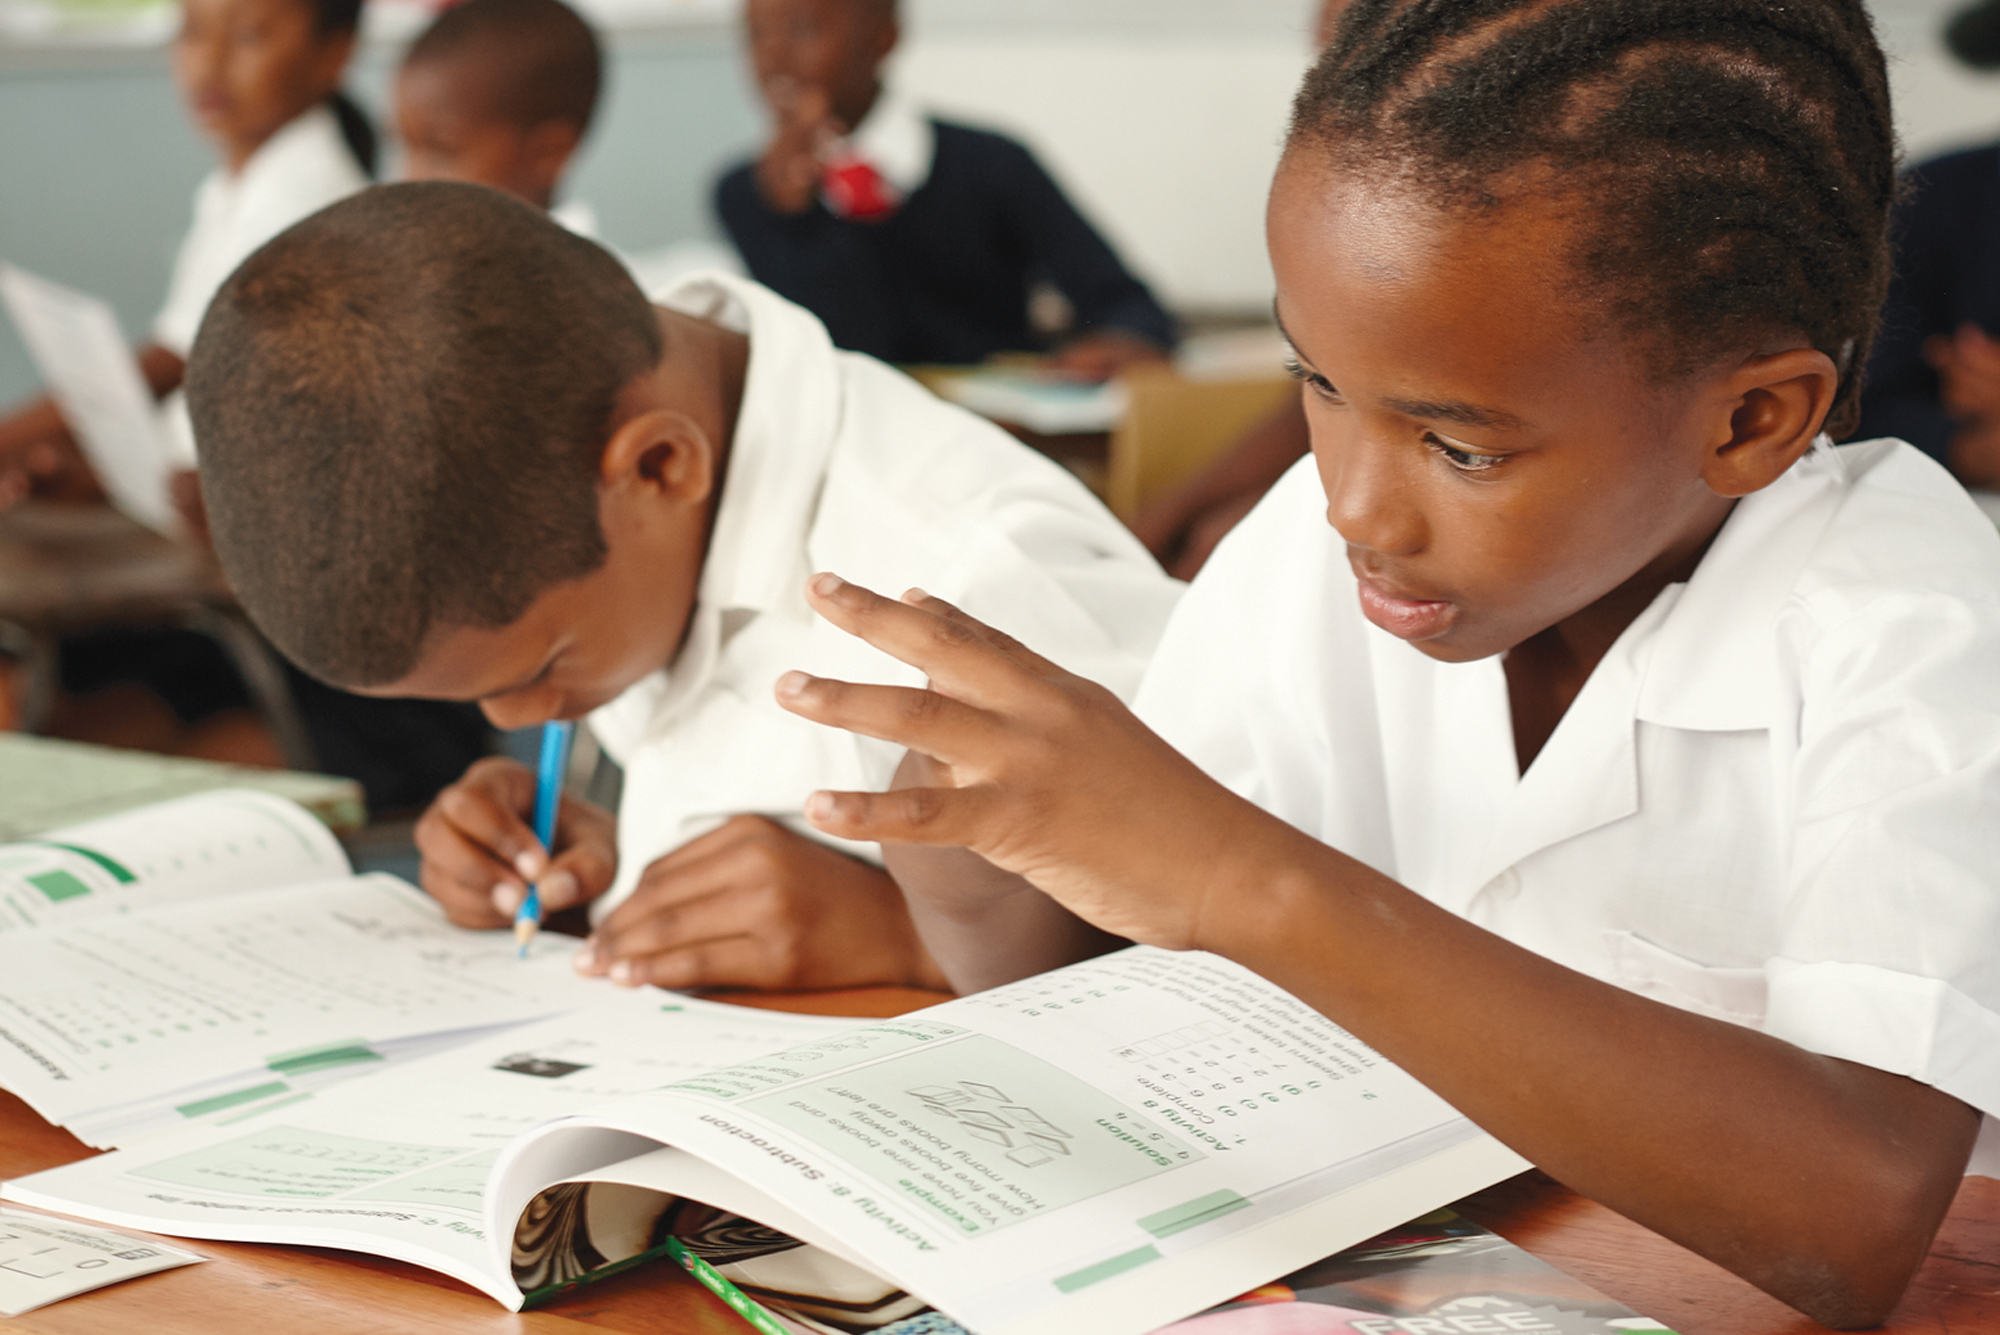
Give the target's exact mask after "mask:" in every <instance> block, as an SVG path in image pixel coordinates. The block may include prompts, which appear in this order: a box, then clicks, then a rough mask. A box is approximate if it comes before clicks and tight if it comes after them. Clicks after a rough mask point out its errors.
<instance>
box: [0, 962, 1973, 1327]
mask: <svg viewBox="0 0 2000 1335" xmlns="http://www.w3.org/2000/svg"><path fill="white" fill-rule="evenodd" d="M721 999H723V1000H730V1001H739V1002H742V1003H744V1004H747V1005H754V1006H761V1007H766V1008H769V1009H774V1010H806V1011H819V1012H823V1013H826V1014H833V1015H854V1016H886V1015H900V1014H902V1013H903V1012H905V1011H908V1010H912V1009H915V1008H916V1007H918V1006H924V1005H928V1004H930V1003H931V1002H933V1001H935V1000H937V998H936V997H935V996H934V995H932V994H930V993H926V992H918V991H914V990H911V989H907V988H869V989H863V990H859V991H853V992H827V993H819V994H816V995H811V996H757V995H744V994H736V995H731V996H727V997H724V998H721ZM89 1153H90V1151H89V1150H87V1149H85V1148H84V1146H83V1145H82V1144H81V1143H79V1142H78V1141H77V1140H75V1139H74V1138H73V1137H71V1136H70V1135H69V1133H68V1132H65V1131H59V1130H57V1129H56V1128H54V1127H51V1126H49V1125H48V1124H47V1123H45V1122H43V1121H42V1120H41V1118H39V1117H37V1116H35V1114H34V1113H32V1112H30V1111H29V1110H28V1108H27V1107H26V1105H24V1104H22V1103H21V1102H20V1100H18V1099H16V1098H14V1097H13V1096H12V1095H9V1094H0V1177H18V1176H20V1175H22V1174H25V1173H32V1172H35V1171H38V1170H40V1169H43V1168H52V1167H54V1166H56V1165H57V1164H63V1163H69V1162H71V1161H73V1160H76V1159H81V1158H84V1157H85V1156H87V1155H88V1154H89ZM1459 1208H1460V1209H1461V1210H1462V1211H1463V1212H1464V1213H1465V1214H1466V1215H1467V1216H1468V1217H1470V1218H1472V1219H1475V1220H1477V1221H1478V1222H1480V1223H1482V1224H1484V1225H1485V1226H1486V1227H1488V1228H1490V1229H1493V1230H1494V1231H1495V1232H1497V1233H1500V1234H1502V1235H1503V1236H1505V1237H1507V1238H1509V1239H1511V1240H1512V1241H1514V1242H1516V1243H1518V1244H1519V1245H1521V1246H1523V1247H1526V1248H1527V1249H1528V1250H1529V1251H1532V1252H1534V1253H1535V1254H1536V1255H1538V1256H1540V1257H1542V1258H1543V1259H1545V1260H1547V1261H1549V1262H1551V1263H1553V1264H1554V1265H1556V1266H1558V1267H1560V1268H1561V1269H1563V1270H1565V1271H1567V1272H1569V1273H1570V1274H1572V1275H1574V1276H1576V1277H1577V1278H1578V1279H1581V1280H1583V1281H1585V1282H1586V1283H1589V1284H1591V1285H1594V1286H1595V1287H1597V1288H1598V1289H1601V1290H1602V1291H1603V1292H1605V1293H1607V1294H1609V1295H1611V1296H1612V1297H1613V1298H1616V1299H1618V1300H1619V1301H1620V1302H1623V1303H1625V1304H1626V1305H1627V1306H1630V1307H1632V1308H1634V1309H1636V1310H1637V1311H1640V1312H1644V1313H1645V1314H1646V1315H1648V1316H1651V1317H1654V1318H1656V1319H1658V1320H1659V1321H1662V1322H1664V1323H1666V1324H1667V1325H1669V1326H1672V1327H1673V1328H1674V1329H1675V1330H1676V1331H1678V1332H1679V1335H1807V1333H1808V1332H1817V1331H1821V1330H1823V1329H1824V1327H1822V1326H1819V1325H1816V1324H1814V1323H1813V1322H1810V1321H1807V1320H1806V1319H1805V1318H1804V1317H1801V1316H1799V1315H1798V1314H1797V1313H1796V1312H1793V1311H1792V1310H1791V1309H1789V1308H1787V1307H1785V1306H1783V1305H1782V1304H1780V1303H1778V1302H1776V1301H1775V1300H1773V1299H1771V1298H1767V1297H1765V1296H1764V1295H1763V1294H1761V1293H1759V1292H1757V1290H1755V1289H1753V1288H1751V1287H1750V1286H1749V1285H1748V1284H1745V1283H1743V1281H1741V1280H1739V1279H1736V1278H1735V1277H1733V1276H1731V1275H1729V1274H1728V1273H1726V1272H1725V1271H1723V1270H1721V1269H1719V1268H1717V1267H1715V1266H1713V1265H1710V1264H1709V1263H1708V1262H1706V1261H1703V1260H1701V1259H1700V1258H1698V1257H1696V1256H1694V1255H1692V1254H1691V1253H1689V1252H1687V1251H1684V1250H1682V1249H1681V1248H1679V1247H1677V1246H1675V1245H1674V1244H1673V1243H1671V1242H1668V1241H1667V1240H1666V1239H1664V1238H1662V1237H1660V1236H1659V1235H1658V1234H1655V1233H1651V1232H1648V1231H1647V1230H1646V1229H1643V1228H1641V1227H1639V1226H1638V1225H1637V1224H1634V1223H1632V1222H1630V1221H1629V1220H1626V1219H1624V1218H1621V1217H1620V1216H1618V1215H1616V1214H1613V1213H1612V1212H1611V1211H1609V1210H1607V1209H1605V1208H1604V1207H1603V1206H1600V1205H1597V1204H1595V1203H1593V1202H1591V1201H1586V1200H1583V1199H1582V1198H1580V1197H1578V1196H1576V1195H1575V1194H1574V1193H1572V1192H1570V1191H1568V1190H1566V1189H1565V1188H1563V1187H1561V1186H1559V1185H1557V1184H1556V1183H1554V1182H1552V1181H1550V1180H1549V1179H1547V1178H1546V1177H1543V1176H1541V1175H1540V1174H1538V1173H1527V1174H1524V1175H1522V1176H1521V1177H1517V1178H1514V1179H1513V1180H1511V1181H1509V1182H1505V1183H1503V1184H1501V1185H1500V1186H1497V1187H1494V1188H1492V1189H1491V1190H1489V1191H1484V1192H1481V1193H1480V1194H1478V1195H1477V1196H1474V1197H1471V1198H1469V1199H1468V1200H1466V1201H1465V1202H1463V1203H1462V1204H1461V1205H1460V1207H1459ZM183 1245H187V1246H189V1247H191V1249H192V1250H194V1251H196V1252H199V1253H201V1254H202V1255H204V1256H207V1257H208V1258H209V1260H208V1261H207V1263H205V1264H203V1265H198V1266H188V1267H185V1268H183V1269H180V1270H170V1271H167V1272H166V1273H164V1274H159V1275H149V1276H147V1277H145V1278H143V1279H136V1280H131V1281H128V1282H126V1283H124V1284H118V1285H114V1286H112V1287H111V1288H108V1289H100V1290H98V1291H97V1292H95V1293H88V1294H84V1295H83V1296H81V1297H77V1298H71V1299H68V1300H66V1301H64V1302H59V1303H56V1304H55V1305H53V1306H51V1307H45V1308H42V1309H41V1310H40V1311H36V1312H30V1313H28V1314H27V1315H26V1316H23V1317H16V1318H15V1319H13V1320H12V1321H6V1320H0V1329H4V1330H6V1331H8V1332H16V1331H18V1332H21V1333H22V1335H86V1333H89V1335H103V1333H104V1332H116V1333H117V1335H125V1333H126V1332H134V1331H137V1332H144V1333H145V1335H227V1333H228V1332H236V1331H243V1332H260V1331H267V1330H268V1331H283V1332H285V1335H322V1333H324V1335H359V1333H360V1332H374V1331H382V1332H389V1333H392V1335H423V1333H425V1332H433V1331H436V1332H451V1333H452V1335H487V1333H491V1335H502V1333H503V1332H504V1333H505V1335H563V1333H564V1332H570V1333H572V1335H592V1332H596V1331H606V1330H609V1331H623V1332H633V1335H638V1333H639V1332H646V1333H647V1335H744V1332H745V1331H746V1330H747V1329H748V1328H747V1327H745V1326H744V1325H743V1323H742V1322H741V1321H740V1320H739V1319H738V1318H737V1317H736V1316H735V1315H734V1314H733V1313H732V1312H730V1311H729V1309H728V1308H726V1307H724V1306H723V1305H722V1304H721V1302H719V1301H718V1300H717V1299H715V1298H713V1297H712V1296H710V1295H709V1293H708V1292H707V1291H706V1290H705V1289H702V1288H699V1287H698V1286H696V1285H695V1283H694V1282H693V1281H692V1280H690V1279H688V1278H687V1277H685V1276H683V1275H681V1274H680V1273H678V1272H677V1271H675V1270H674V1269H672V1268H670V1267H666V1266H655V1267H650V1268H647V1269H643V1270H639V1271H634V1272H631V1273H628V1274H625V1275H619V1276H615V1277H613V1278H611V1279H608V1280H605V1281H602V1282H601V1283H597V1284H593V1285H590V1286H588V1287H586V1288H584V1289H582V1290H580V1291H579V1292H577V1293H576V1294H575V1295H573V1296H571V1297H569V1298H567V1299H564V1300H562V1301H560V1302H556V1303H552V1304H551V1305H549V1306H548V1307H545V1308H541V1309H538V1310H536V1311H533V1312H522V1313H513V1312H507V1311H505V1310H503V1309H502V1308H501V1307H500V1306H499V1305H498V1304H496V1303H495V1302H494V1301H493V1300H492V1299H490V1298H488V1297H486V1296H485V1295H484V1294H481V1293H478V1292H475V1291H474V1290H472V1289H469V1288H467V1287H466V1286H464V1285H463V1284H460V1283H458V1282H457V1281H455V1280H450V1279H446V1278H444V1277H443V1276H442V1275H437V1274H433V1273H432V1272H430V1271H428V1270H422V1269H419V1268H417V1267H416V1266H410V1265H404V1264H401V1263H400V1262H395V1261H385V1260H381V1259H379V1258H376V1257H372V1256H365V1255H360V1254H357V1253H353V1252H340V1251H331V1250H326V1249H321V1248H311V1247H267V1246H251V1245H247V1244H239V1243H227V1242H194V1243H191V1244H183ZM1884 1329H1885V1330H1887V1331H1889V1332H1891V1335H1996V1333H2000V1183H1996V1182H1994V1181H1993V1180H1992V1179H1990V1178H1968V1179H1967V1180H1966V1184H1965V1187H1964V1189H1963V1190H1962V1191H1960V1193H1959V1197H1958V1203H1957V1205H1956V1206H1955V1207H1954V1208H1953V1210H1952V1213H1951V1217H1950V1218H1949V1219H1948V1220H1947V1221H1946V1222H1945V1226H1944V1229H1943V1231H1942V1232H1940V1233H1939V1235H1938V1239H1937V1241H1936V1243H1935V1244H1933V1246H1932V1248H1931V1256H1930V1260H1929V1261H1928V1262H1927V1263H1926V1264H1925V1266H1924V1268H1923V1270H1922V1272H1921V1273H1919V1275H1918V1277H1917V1281H1916V1283H1915V1284H1914V1285H1913V1286H1912V1288H1911V1290H1910V1294H1909V1296H1908V1297H1907V1298H1905V1299H1904V1301H1903V1304H1902V1306H1901V1307H1900V1308H1898V1309H1897V1311H1896V1315H1895V1317H1894V1319H1893V1320H1891V1321H1890V1323H1889V1324H1888V1325H1887V1326H1886V1327H1885V1328H1884Z"/></svg>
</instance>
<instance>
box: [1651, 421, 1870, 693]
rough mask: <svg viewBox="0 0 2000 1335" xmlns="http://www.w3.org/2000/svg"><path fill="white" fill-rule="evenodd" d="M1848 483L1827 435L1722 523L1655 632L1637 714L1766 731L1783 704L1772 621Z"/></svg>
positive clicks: (1779, 664)
mask: <svg viewBox="0 0 2000 1335" xmlns="http://www.w3.org/2000/svg"><path fill="white" fill-rule="evenodd" d="M1845 483H1846V471H1845V468H1844V466H1843V464H1842V462H1841V458H1840V454H1839V452H1838V451H1837V450H1835V449H1834V448H1833V444H1832V442H1831V441H1830V440H1828V439H1827V438H1826V437H1825V436H1821V437H1819V438H1818V439H1817V440H1815V441H1814V442H1813V444H1812V448H1811V449H1810V450H1808V451H1807V452H1806V454H1805V456H1804V457H1803V458H1801V459H1800V460H1799V461H1798V462H1797V463H1795V464H1793V465H1792V467H1791V468H1790V469H1789V470H1787V471H1786V472H1785V474H1784V475H1783V476H1782V477H1780V478H1779V479H1778V480H1777V481H1776V482H1773V483H1772V484H1771V485H1770V486H1768V487H1766V488H1764V489H1763V490H1762V491H1759V492H1756V493H1753V494H1752V495H1749V496H1746V497H1744V498H1743V499H1742V500H1740V501H1738V502H1737V503H1736V508H1735V509H1734V510H1733V511H1731V513H1730V516H1729V518H1728V519H1727V520H1725V521H1724V522H1723V525H1722V529H1721V531H1720V532H1718V533H1717V534H1716V536H1715V541H1714V542H1713V543H1712V544H1711V545H1710V546H1709V549H1708V553H1707V555H1705V556H1704V557H1703V558H1702V560H1701V564H1700V565H1699V566H1697V567H1696V568H1695V572H1694V575H1693V577H1692V578H1690V579H1689V580H1688V582H1687V586H1686V587H1685V588H1684V589H1683V590H1682V591H1681V593H1680V596H1679V600H1678V601H1677V602H1676V603H1675V604H1674V606H1673V608H1672V610H1671V612H1670V613H1669V614H1668V616H1667V618H1666V619H1665V621H1664V622H1662V623H1661V625H1660V626H1659V628H1658V630H1657V631H1656V632H1655V633H1654V636H1653V644H1652V647H1651V651H1650V652H1649V653H1648V654H1647V656H1646V661H1645V669H1644V673H1645V675H1644V680H1643V682H1642V684H1641V686H1640V690H1639V701H1638V709H1637V713H1638V717H1639V718H1641V719H1643V720H1645V721H1646V722H1648V723H1658V724H1662V725H1665V726H1667V727H1673V728H1688V729H1693V730H1697V731H1703V732H1734V731H1746V730H1752V729H1761V728H1768V727H1770V726H1771V725H1772V722H1773V721H1774V719H1775V717H1776V712H1777V711H1778V709H1779V708H1780V707H1781V706H1782V703H1783V701H1784V700H1785V698H1786V694H1787V693H1786V691H1785V690H1784V687H1783V680H1784V678H1783V673H1782V664H1781V663H1780V660H1779V643H1778V634H1777V628H1778V618H1779V615H1780V614H1781V613H1782V612H1783V610H1784V607H1785V604H1786V603H1787V601H1789V599H1790V598H1791V596H1792V590H1793V589H1794V587H1795V586H1796V585H1797V583H1798V578H1799V575H1800V572H1801V571H1803V570H1804V568H1805V566H1806V563H1807V561H1809V560H1810V559H1811V557H1812V554H1813V551H1814V549H1815V548H1816V547H1817V546H1818V544H1819V540H1820V535H1821V534H1822V532H1824V530H1825V528H1826V525H1827V523H1828V522H1829V521H1830V520H1831V519H1832V517H1833V514H1834V511H1835V509H1836V508H1837V507H1838V505H1839V502H1840V498H1841V495H1842V492H1843V491H1844V488H1845Z"/></svg>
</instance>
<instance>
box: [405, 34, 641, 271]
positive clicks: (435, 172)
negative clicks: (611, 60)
mask: <svg viewBox="0 0 2000 1335" xmlns="http://www.w3.org/2000/svg"><path fill="white" fill-rule="evenodd" d="M602 64H603V58H602V54H601V52H600V51H599V48H598V42H597V35H596V34H595V33H594V32H592V31H591V28H590V25H589V24H588V23H586V22H585V21H584V20H583V18H582V17H581V16H579V15H578V14H577V12H576V11H575V10H573V9H571V8H570V7H569V6H568V5H566V4H564V3H562V0H461V3H459V4H456V5H453V6H452V7H451V8H450V9H447V10H445V11H444V13H443V14H441V15H439V16H438V19H437V21H436V22H435V23H433V24H431V26H430V27H429V28H427V29H425V30H424V32H423V34H422V35H421V36H420V37H418V38H417V40H416V41H415V42H413V43H411V45H410V50H409V53H408V54H407V55H405V56H404V57H403V65H402V69H401V70H400V71H398V73H397V75H396V129H397V133H398V134H399V135H400V136H401V138H402V141H403V152H404V167H403V170H404V175H405V176H406V177H407V178H409V179H411V180H418V181H468V182H472V183H474V184H478V185H490V186H493V187H494V188H496V189H499V190H505V191H506V192H507V193H509V194H511V195H514V196H517V197H518V198H521V199H524V200H526V201H527V202H528V203H530V204H533V205H534V206H535V207H536V208H541V209H548V208H553V207H555V199H556V192H557V187H558V186H559V185H560V184H561V182H562V176H563V172H564V170H565V169H566V168H567V167H568V166H569V162H570V158H571V157H572V156H573V155H574V154H575V153H576V150H577V148H578V146H579V145H581V144H582V142H583V137H584V134H585V132H586V131H587V130H589V128H590V122H591V117H592V116H593V115H594V114H595V112H596V110H597V95H598V89H599V87H600V84H601V81H602ZM559 220H560V219H559ZM580 230H584V231H588V230H589V229H588V228H583V229H580Z"/></svg>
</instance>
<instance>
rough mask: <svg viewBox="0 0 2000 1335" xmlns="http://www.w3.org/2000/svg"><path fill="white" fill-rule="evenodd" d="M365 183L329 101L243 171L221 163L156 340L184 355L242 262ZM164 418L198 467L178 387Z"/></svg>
mask: <svg viewBox="0 0 2000 1335" xmlns="http://www.w3.org/2000/svg"><path fill="white" fill-rule="evenodd" d="M367 184H368V177H367V175H366V174H365V173H364V172H363V171H362V170H361V164H360V163H358V162H356V161H355V159H354V153H353V151H352V150H351V149H349V148H348V146H347V141H346V140H345V139H344V138H342V137H341V133H340V122H339V121H338V120H337V119H336V118H335V117H334V114H333V112H332V111H331V110H329V109H328V108H327V106H326V105H325V104H324V103H320V104H318V105H316V106H314V107H312V108H311V109H310V110H307V111H303V112H301V113H300V114H299V115H297V116H295V117H293V118H292V119H291V120H290V121H288V122H287V123H286V124H285V126H284V127H283V128H282V129H280V130H279V131H278V132H277V133H276V134H273V135H272V136H271V137H270V138H269V139H266V140H265V141H264V142H263V143H262V144H260V145H258V148H257V151H256V152H255V153H252V154H251V155H250V157H249V159H248V160H247V161H245V162H244V164H243V167H242V169H241V170H240V171H235V172H231V171H230V170H229V169H228V168H227V167H217V168H215V169H214V170H213V171H211V172H210V173H209V174H208V175H207V176H206V177H205V178H203V180H202V183H201V185H200V186H199V187H197V188H196V190H195V193H194V225H193V226H191V227H190V228H189V229H188V234H187V236H186V238H185V239H183V240H182V242H181V248H180V252H179V253H178V254H177V255H176V256H175V257H174V269H173V276H172V277H171V278H170V279H169V280H168V282H167V301H166V305H164V306H162V307H161V308H160V313H159V314H158V315H157V316H155V317H153V341H154V342H155V343H157V344H159V345H160V346H161V347H163V348H165V349H167V350H168V351H169V352H172V353H173V354H175V355H176V356H178V357H181V358H183V359H185V358H186V357H187V355H188V350H189V349H190V348H192V347H193V346H194V336H195V334H196V333H197V332H198V331H199V330H200V329H201V317H202V316H204V315H206V314H207V313H208V303H209V302H210V301H211V300H212V299H213V298H214V297H215V294H216V291H217V290H218V289H219V288H221V286H222V284H223V283H224V281H226V280H227V279H228V277H229V275H231V274H232V273H235V272H236V266H238V265H239V264H241V263H243V261H245V260H247V259H249V258H250V256H251V254H252V253H253V252H255V251H256V250H257V248H258V247H260V246H262V245H263V244H264V243H265V242H266V241H269V240H270V239H271V238H272V237H274V236H276V235H277V234H278V233H280V232H282V231H284V230H285V229H286V228H287V227H290V226H291V225H292V224H293V223H295V222H297V221H299V220H300V219H301V218H304V217H306V216H308V215H309V214H314V213H317V212H319V211H320V210H321V209H323V208H325V207H326V206H327V205H329V204H332V203H335V202H337V201H339V200H342V199H345V198H347V196H349V195H351V194H353V193H354V192H355V191H357V190H360V189H362V188H363V187H365V186H366V185H367ZM160 424H161V427H162V429H163V430H164V431H165V433H166V439H167V442H168V445H169V448H170V450H171V453H172V455H173V457H174V459H175V460H176V461H177V462H178V463H180V464H181V465H183V466H185V467H188V468H192V467H194V463H195V443H194V427H193V425H192V424H191V423H190V422H189V421H188V414H187V400H186V398H185V397H184V396H183V395H182V394H181V392H180V391H179V390H175V391H174V392H173V393H172V394H170V395H168V396H167V398H166V399H165V400H164V401H163V402H162V403H161V405H160Z"/></svg>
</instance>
